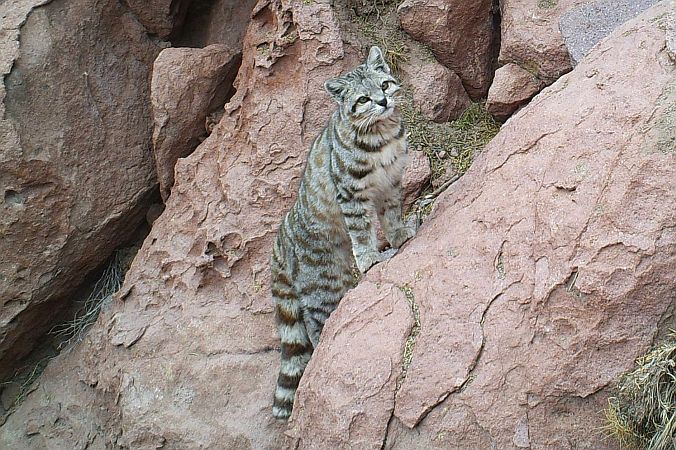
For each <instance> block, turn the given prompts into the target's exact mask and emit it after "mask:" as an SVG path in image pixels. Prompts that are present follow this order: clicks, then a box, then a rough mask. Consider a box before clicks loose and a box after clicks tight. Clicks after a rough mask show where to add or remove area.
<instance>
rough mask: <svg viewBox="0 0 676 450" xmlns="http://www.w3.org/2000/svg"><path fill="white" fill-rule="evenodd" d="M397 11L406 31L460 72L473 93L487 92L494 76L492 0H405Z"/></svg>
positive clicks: (468, 89) (481, 94)
mask: <svg viewBox="0 0 676 450" xmlns="http://www.w3.org/2000/svg"><path fill="white" fill-rule="evenodd" d="M398 11H399V18H400V20H401V27H402V28H403V29H404V31H406V32H407V33H408V34H409V35H411V37H413V38H414V39H416V40H418V41H420V42H422V43H423V44H425V45H427V46H428V47H429V48H430V49H431V50H432V52H433V53H434V56H436V58H437V59H438V60H439V62H440V63H441V64H443V65H444V66H446V67H448V68H449V69H451V70H453V71H454V72H455V73H457V74H458V76H459V77H460V78H461V79H462V82H463V85H464V86H465V90H466V91H467V93H468V94H469V95H470V97H472V98H473V99H477V98H481V97H485V96H486V92H487V91H488V87H489V86H490V83H491V78H492V77H493V67H492V65H493V53H494V49H493V43H494V30H493V16H492V0H479V1H473V2H467V1H463V0H405V1H404V2H402V3H401V5H399V9H398Z"/></svg>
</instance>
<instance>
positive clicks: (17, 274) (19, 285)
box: [0, 0, 160, 381]
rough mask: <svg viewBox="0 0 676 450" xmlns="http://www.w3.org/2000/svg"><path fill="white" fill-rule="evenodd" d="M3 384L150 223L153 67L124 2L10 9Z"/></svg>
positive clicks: (3, 22) (0, 225) (0, 283)
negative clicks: (94, 275)
mask: <svg viewBox="0 0 676 450" xmlns="http://www.w3.org/2000/svg"><path fill="white" fill-rule="evenodd" d="M0 27H1V29H0V35H2V39H1V41H2V43H0V70H1V72H2V75H3V80H4V83H0V117H1V119H0V255H1V256H0V260H1V262H0V381H4V380H6V379H7V378H8V376H11V375H12V374H13V370H14V369H15V368H16V367H17V366H19V365H21V364H22V362H21V358H22V357H23V356H25V355H26V354H27V353H28V352H29V351H30V350H31V349H32V347H33V346H34V345H35V341H36V339H37V338H38V337H39V336H41V335H42V334H43V333H45V332H46V331H47V330H48V329H49V328H50V327H51V326H52V325H53V324H54V323H53V321H54V320H55V319H56V318H57V317H58V314H59V312H60V310H61V309H62V308H63V306H64V304H67V303H69V302H70V301H72V300H73V298H72V296H73V294H74V292H75V290H76V289H77V287H78V286H79V285H80V283H82V282H83V279H84V277H85V276H86V275H87V273H89V272H91V271H93V270H95V269H96V268H97V267H98V266H99V265H101V264H102V263H103V262H104V261H105V260H106V259H107V258H108V257H109V256H110V254H111V253H112V251H113V250H114V249H115V247H117V246H119V245H121V244H122V243H124V242H125V240H127V239H129V238H130V237H131V236H132V234H133V232H134V231H135V228H136V226H138V224H139V223H140V222H141V221H142V220H143V214H144V211H143V208H144V207H145V206H146V205H147V204H148V199H149V197H150V195H152V194H153V193H154V189H155V186H156V181H155V175H154V167H153V163H152V160H151V158H149V155H150V154H149V149H150V139H151V133H152V118H151V114H150V102H149V99H150V93H149V83H148V80H149V77H150V67H151V65H152V61H153V60H154V59H155V56H156V55H157V53H158V52H159V50H160V49H159V48H158V47H157V46H156V45H155V44H154V43H153V42H152V41H151V40H150V39H149V38H148V36H147V30H145V29H144V28H143V27H142V26H141V25H140V24H139V22H138V21H137V20H136V18H135V17H134V16H133V15H132V14H130V13H129V12H128V11H127V10H126V9H125V8H124V7H123V6H122V5H121V4H120V2H117V1H114V0H110V1H103V2H94V1H93V0H77V1H72V2H46V1H29V0H20V1H12V2H2V3H0Z"/></svg>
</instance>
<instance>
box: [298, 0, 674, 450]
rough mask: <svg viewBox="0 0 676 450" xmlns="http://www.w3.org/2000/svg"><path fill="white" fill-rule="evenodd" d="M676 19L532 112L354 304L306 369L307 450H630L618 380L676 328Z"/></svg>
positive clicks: (627, 32)
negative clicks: (619, 436) (610, 423)
mask: <svg viewBox="0 0 676 450" xmlns="http://www.w3.org/2000/svg"><path fill="white" fill-rule="evenodd" d="M667 10H668V2H663V3H661V4H660V5H658V6H656V7H654V8H652V9H650V10H649V11H648V12H646V13H645V14H643V15H641V16H640V17H639V18H637V19H635V20H633V21H631V22H630V23H627V24H626V25H625V26H623V27H621V28H619V29H618V30H616V31H615V32H614V33H613V34H612V35H611V36H610V37H609V38H608V39H607V40H605V41H603V42H602V43H601V44H599V46H597V47H596V48H595V49H594V50H593V51H592V52H591V53H590V54H589V55H588V56H587V57H586V58H585V59H583V60H582V62H581V63H580V64H579V66H578V67H577V68H576V69H575V70H574V71H573V72H572V73H570V74H568V75H565V76H563V77H562V78H561V79H559V80H558V81H557V82H556V83H554V84H553V85H552V86H550V87H549V88H547V89H545V90H544V91H543V92H541V93H540V95H539V96H538V97H536V98H535V100H533V101H532V102H531V103H530V104H529V105H528V106H526V107H525V108H523V109H522V110H521V111H519V112H518V113H517V114H515V115H514V116H513V117H512V118H511V120H510V121H508V122H507V124H506V125H505V126H504V127H503V128H502V130H501V131H500V133H499V134H498V135H497V137H496V138H495V139H494V140H493V141H492V143H491V144H489V145H488V146H487V147H486V149H485V150H484V151H483V153H482V154H481V155H480V156H479V157H478V159H477V160H476V161H475V163H474V165H473V166H472V168H471V169H470V170H469V171H468V172H467V174H466V175H465V176H464V177H463V178H462V179H461V180H460V181H459V182H457V183H456V184H454V185H453V187H452V188H451V189H450V191H448V192H446V193H445V194H444V195H443V196H442V197H441V198H440V199H439V200H438V204H437V205H436V208H435V210H434V211H433V212H432V214H431V216H430V217H429V218H428V220H427V222H426V223H424V224H423V226H422V228H421V229H420V230H419V231H418V234H417V236H416V237H415V238H414V239H413V240H411V241H410V242H409V243H408V244H407V245H405V246H404V247H403V248H402V250H401V251H400V253H399V254H398V255H397V256H395V257H394V258H393V259H391V260H389V261H388V262H386V263H384V264H381V265H378V266H376V267H374V268H373V269H372V270H371V271H370V272H369V273H368V274H367V276H366V278H365V279H364V280H362V282H361V284H360V285H359V286H358V287H357V288H356V289H354V290H352V291H350V292H349V293H348V294H347V295H346V297H345V298H344V299H343V301H342V302H341V304H340V306H339V307H338V309H337V310H336V311H335V312H334V314H333V315H332V316H331V318H330V319H329V321H328V322H327V325H326V328H325V329H324V332H323V334H322V338H321V342H320V345H319V347H318V349H317V351H316V352H315V354H314V356H313V358H312V360H311V361H310V364H309V366H308V369H307V371H306V372H305V376H304V377H303V379H302V380H301V386H300V390H299V391H298V394H297V397H296V405H297V407H296V409H295V410H294V414H293V416H292V423H291V434H292V435H293V436H294V437H295V439H296V442H295V443H294V445H295V446H294V447H293V448H300V449H305V448H307V449H310V448H324V447H325V446H326V447H328V448H360V449H368V448H373V449H380V448H385V449H407V450H409V449H418V448H419V449H429V448H444V449H469V448H477V449H483V448H500V449H512V448H557V449H558V448H561V449H572V448H594V449H605V448H617V445H616V444H615V443H614V442H613V441H612V440H609V439H608V437H606V436H604V435H603V434H602V433H601V431H600V428H601V427H602V426H603V424H604V417H603V412H602V410H603V407H604V406H605V405H606V404H607V403H606V402H607V397H608V395H609V391H610V388H609V387H610V386H611V385H612V383H613V381H614V380H615V379H616V378H617V377H619V376H620V375H621V374H622V373H623V372H626V371H628V370H629V369H631V368H632V366H633V362H634V359H635V358H636V357H637V356H638V355H640V354H642V353H643V352H645V351H646V349H648V348H649V347H650V345H651V344H652V342H653V339H654V338H655V336H656V335H657V333H658V330H660V329H661V330H666V329H668V328H670V327H672V328H673V327H674V326H676V319H675V317H674V316H673V315H672V314H671V313H672V312H673V307H674V304H675V303H676V295H675V293H676V280H675V279H674V273H675V272H676V233H675V230H676V166H675V165H674V141H675V139H676V135H675V128H674V126H673V121H674V104H675V101H676V90H675V89H674V87H675V84H674V80H675V78H674V75H675V73H676V68H675V66H674V62H673V61H672V60H671V59H670V58H669V57H668V55H667V50H666V46H665V31H664V30H665V28H666V26H665V23H664V21H665V17H666V12H667ZM637 74H640V76H637ZM327 444H328V445H327Z"/></svg>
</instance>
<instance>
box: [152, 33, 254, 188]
mask: <svg viewBox="0 0 676 450" xmlns="http://www.w3.org/2000/svg"><path fill="white" fill-rule="evenodd" d="M240 62H241V54H240V53H239V52H238V51H234V50H232V49H231V48H229V47H227V46H224V45H217V44H214V45H210V46H208V47H206V48H203V49H193V48H167V49H165V50H163V51H162V52H161V53H160V54H159V56H158V57H157V59H156V60H155V63H154V65H153V77H152V83H151V98H152V106H153V119H154V122H155V129H154V131H153V153H154V156H155V164H156V168H157V179H158V181H159V183H160V193H161V194H162V198H163V199H164V200H166V199H167V198H168V197H169V193H170V192H171V186H172V185H173V184H174V165H175V164H176V161H177V160H178V158H183V157H185V156H187V155H189V154H190V153H191V152H192V151H193V150H194V149H195V148H196V147H197V145H199V143H200V142H201V140H203V139H204V138H205V137H206V135H207V130H206V119H207V116H208V115H209V114H210V113H215V112H218V111H222V110H223V105H224V104H225V102H226V100H227V99H229V98H230V97H231V96H232V94H233V88H232V82H233V81H234V79H235V76H236V75H237V69H238V68H239V64H240Z"/></svg>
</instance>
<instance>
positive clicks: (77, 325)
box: [49, 247, 138, 350]
mask: <svg viewBox="0 0 676 450" xmlns="http://www.w3.org/2000/svg"><path fill="white" fill-rule="evenodd" d="M137 250H138V249H137V248H134V247H132V248H124V249H121V250H118V251H116V252H115V253H114V254H113V256H112V258H111V260H110V262H109V263H108V266H107V267H106V268H105V269H104V271H103V273H102V274H101V277H100V278H99V279H98V280H97V281H96V283H94V287H93V288H92V290H91V292H90V294H89V295H88V296H87V298H85V300H84V301H83V302H82V306H81V307H80V309H79V310H78V312H77V313H76V314H75V317H74V318H73V319H71V320H69V321H67V322H64V323H62V324H60V325H57V326H55V327H54V328H52V329H51V330H50V331H49V333H50V334H52V335H54V336H55V337H57V338H58V339H59V341H60V342H61V343H60V344H59V347H58V348H59V350H60V349H62V348H64V347H68V346H70V345H72V344H74V343H77V342H80V341H81V340H82V337H83V336H84V334H85V332H86V331H87V329H88V328H89V327H90V326H91V325H92V324H93V323H94V322H95V321H96V318H97V317H98V316H99V313H100V312H101V308H102V307H103V306H104V305H106V304H107V303H109V302H110V300H111V299H112V297H113V294H115V293H116V292H117V291H119V290H120V287H121V286H122V282H123V281H124V274H125V273H126V272H127V270H128V269H129V265H130V264H131V260H132V259H133V257H134V255H135V254H136V251H137Z"/></svg>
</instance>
